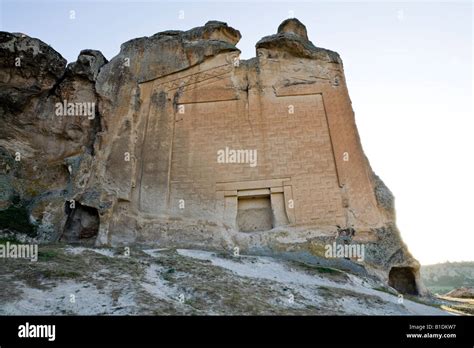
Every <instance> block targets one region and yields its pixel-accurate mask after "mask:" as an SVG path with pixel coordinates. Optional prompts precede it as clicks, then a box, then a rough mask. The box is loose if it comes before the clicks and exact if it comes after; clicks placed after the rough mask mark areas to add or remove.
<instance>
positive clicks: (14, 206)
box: [0, 33, 106, 240]
mask: <svg viewBox="0 0 474 348" xmlns="http://www.w3.org/2000/svg"><path fill="white" fill-rule="evenodd" d="M0 37H1V43H0V54H1V57H2V59H1V63H0V76H1V82H0V83H1V88H0V90H1V93H0V94H1V95H0V98H1V99H2V103H1V109H0V119H1V121H2V129H1V130H0V155H1V159H2V161H1V162H2V163H1V164H2V168H1V169H2V171H1V172H0V183H1V185H2V187H3V188H4V190H2V196H1V197H0V207H2V209H3V210H2V211H0V218H2V220H3V223H2V227H3V228H13V229H16V230H20V231H21V232H27V233H29V234H31V235H37V237H38V238H39V239H40V240H56V239H58V238H59V237H60V236H61V234H62V233H63V228H64V224H65V222H66V220H67V216H66V215H65V206H66V204H69V203H67V202H68V201H70V200H72V199H73V198H74V196H75V193H76V191H77V190H78V189H80V187H81V186H82V187H83V186H84V185H85V177H87V176H88V175H89V170H88V169H89V167H90V163H91V160H92V156H93V155H94V144H95V140H96V135H97V133H98V132H99V131H100V127H101V126H100V115H99V114H98V113H97V110H96V108H97V95H96V92H95V78H96V77H97V74H98V72H99V70H100V68H101V66H102V65H104V64H105V63H106V60H105V58H104V56H103V55H102V54H101V53H100V52H99V51H92V50H85V51H82V52H81V54H80V55H79V57H78V60H77V62H75V63H72V64H70V65H68V66H67V68H66V60H65V59H64V58H62V57H61V55H60V54H59V53H57V52H56V51H54V50H53V49H52V48H51V47H49V46H48V45H46V44H45V43H44V42H42V41H40V40H38V39H34V38H30V37H28V36H26V35H24V34H9V33H1V34H0ZM65 105H66V108H64V106H65ZM59 106H61V108H59ZM76 106H80V108H81V111H82V112H80V115H78V114H77V113H76V111H77V110H76V109H77V108H76ZM68 110H69V111H71V112H68ZM80 168H87V169H86V170H85V171H84V172H83V173H82V174H79V173H78V172H79V171H80ZM18 221H21V226H20V227H18V226H17V225H18Z"/></svg>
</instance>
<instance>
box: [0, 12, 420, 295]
mask: <svg viewBox="0 0 474 348" xmlns="http://www.w3.org/2000/svg"><path fill="white" fill-rule="evenodd" d="M239 39H240V33H239V31H237V30H235V29H233V28H231V27H229V26H227V24H226V23H222V22H217V21H211V22H208V23H206V25H204V26H203V27H198V28H194V29H191V30H189V31H184V32H182V31H165V32H161V33H158V34H155V35H153V36H151V37H143V38H138V39H134V40H131V41H128V42H126V43H124V44H123V45H122V47H121V50H120V53H119V54H118V55H117V56H116V57H114V58H113V59H112V60H111V61H110V62H107V61H106V59H105V58H104V57H103V55H102V54H101V53H100V52H99V51H94V50H84V51H82V52H81V54H80V55H79V57H78V60H77V61H76V62H75V63H71V64H69V65H68V66H67V67H66V62H65V60H64V59H63V58H62V57H61V55H60V54H59V53H57V52H56V51H54V50H53V49H52V48H51V47H49V46H47V45H45V44H44V43H43V42H41V41H40V40H37V39H33V38H30V37H28V36H25V35H22V34H9V33H1V35H0V58H1V60H0V99H1V107H0V120H1V122H2V127H1V130H0V151H1V153H0V155H1V159H2V168H1V169H2V172H1V173H0V174H1V175H0V185H2V195H1V197H0V209H2V210H1V211H0V218H1V222H2V224H3V227H4V228H7V229H14V230H20V232H25V233H29V234H31V235H35V234H36V235H38V236H39V237H40V238H41V239H43V240H66V241H69V242H78V241H79V242H80V241H82V240H87V241H89V242H91V241H93V242H95V243H96V244H101V245H102V244H112V245H120V244H128V243H157V244H160V245H166V246H170V247H200V248H207V249H219V250H222V249H224V250H227V251H232V250H235V248H236V247H238V248H239V252H241V253H257V254H269V253H271V254H280V255H284V256H285V257H290V258H299V259H304V260H306V261H308V262H316V263H320V264H326V265H332V266H335V267H349V268H353V269H356V270H358V271H363V272H369V273H370V274H373V275H376V276H377V277H379V278H382V279H384V280H385V281H387V283H389V284H392V285H393V286H395V287H396V288H398V289H399V290H400V291H403V292H409V293H417V292H420V291H422V287H421V284H419V280H418V279H419V276H418V269H419V264H418V262H417V261H416V260H415V259H414V258H413V257H412V256H411V255H410V253H409V252H408V250H407V248H406V246H405V245H404V244H403V242H402V240H401V238H400V234H399V232H398V230H397V228H396V225H395V214H394V204H393V195H392V194H391V192H390V191H389V190H388V189H387V188H386V187H385V185H384V184H383V182H382V181H381V180H380V179H379V178H378V177H377V176H375V174H374V173H373V172H372V170H371V168H370V165H369V163H368V161H367V159H366V157H365V155H364V153H363V150H362V147H361V144H360V141H359V136H358V133H357V128H356V125H355V120H354V114H353V111H352V107H351V101H350V99H349V94H348V90H347V86H346V82H345V77H344V71H343V65H342V61H341V59H340V57H339V55H338V54H337V53H336V52H333V51H329V50H326V49H323V48H319V47H316V46H315V45H313V43H312V42H311V41H309V39H308V36H307V32H306V28H305V26H304V25H303V24H302V23H300V22H299V21H298V20H296V19H289V20H286V21H284V22H283V23H282V24H281V25H280V26H279V28H278V32H277V34H275V35H271V36H267V37H264V38H262V39H261V40H260V41H259V42H258V43H257V44H256V53H257V54H256V57H255V58H253V59H250V60H240V59H239V50H238V49H237V48H236V46H235V45H236V44H237V42H238V41H239ZM60 104H62V106H60ZM69 107H70V108H71V110H72V111H71V115H69V114H68V112H66V110H69ZM79 107H83V108H84V110H82V109H81V110H82V111H84V113H83V114H81V111H78V110H79ZM87 108H89V109H90V108H93V115H91V113H86V112H85V110H87ZM78 113H79V114H78ZM18 224H19V225H20V226H17V225H18ZM347 231H349V233H346V232H347ZM341 238H343V239H344V241H345V243H346V244H347V243H349V244H351V243H352V244H360V245H364V247H365V255H364V258H363V260H359V261H356V260H354V259H353V258H352V259H351V260H347V258H343V259H328V258H327V255H326V256H325V247H326V246H327V245H330V244H331V243H333V242H336V241H340V240H341Z"/></svg>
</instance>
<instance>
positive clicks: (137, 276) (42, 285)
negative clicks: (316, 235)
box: [0, 244, 448, 315]
mask: <svg viewBox="0 0 474 348" xmlns="http://www.w3.org/2000/svg"><path fill="white" fill-rule="evenodd" d="M128 253H129V255H128ZM0 284H2V288H1V290H0V315H21V314H25V315H39V314H55V315H74V314H78V315H96V314H98V315H126V314H132V315H133V314H143V315H345V314H349V315H442V314H448V312H447V311H445V310H444V309H446V304H447V303H448V302H447V301H444V302H443V303H444V305H443V303H442V302H440V301H433V300H427V299H426V298H425V299H421V298H404V299H403V301H400V300H399V297H398V296H397V294H395V293H394V292H393V290H392V289H390V288H386V287H384V286H383V285H382V284H381V283H379V282H377V281H376V280H373V279H369V278H363V277H361V276H356V275H354V274H350V273H346V272H343V271H339V270H336V269H332V268H322V267H315V266H310V265H307V264H304V263H299V262H294V261H288V260H283V259H277V258H270V257H263V256H245V255H241V256H234V255H232V254H225V253H216V252H210V251H202V250H188V249H177V250H175V249H149V248H139V247H134V248H131V249H125V248H115V249H110V248H100V249H99V248H86V247H80V246H70V245H64V244H50V245H40V247H39V258H38V261H37V262H34V261H30V260H26V259H1V260H0ZM400 302H401V303H400Z"/></svg>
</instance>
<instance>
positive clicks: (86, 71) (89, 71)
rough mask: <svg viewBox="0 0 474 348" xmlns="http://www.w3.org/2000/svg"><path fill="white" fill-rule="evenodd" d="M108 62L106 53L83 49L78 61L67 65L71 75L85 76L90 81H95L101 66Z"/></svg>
mask: <svg viewBox="0 0 474 348" xmlns="http://www.w3.org/2000/svg"><path fill="white" fill-rule="evenodd" d="M106 63H107V59H105V57H104V55H103V54H102V53H101V52H100V51H97V50H82V51H81V53H80V54H79V57H77V61H76V62H74V63H71V64H69V65H68V66H67V69H68V72H69V73H70V74H71V75H76V76H84V77H86V78H88V79H89V80H90V81H95V80H96V79H97V75H99V71H100V68H102V66H103V65H105V64H106Z"/></svg>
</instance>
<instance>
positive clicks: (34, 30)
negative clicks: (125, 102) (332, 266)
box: [0, 0, 474, 263]
mask: <svg viewBox="0 0 474 348" xmlns="http://www.w3.org/2000/svg"><path fill="white" fill-rule="evenodd" d="M70 11H75V19H71V18H70V14H71V12H70ZM181 11H184V12H181ZM183 13H184V18H183V19H180V18H179V16H180V14H183ZM291 15H294V16H295V17H297V18H298V19H300V20H301V21H302V22H303V23H304V24H305V25H306V27H307V29H308V36H309V38H310V40H311V41H313V43H314V44H315V45H316V46H320V47H325V48H328V49H331V50H335V51H337V52H339V53H340V55H341V57H342V59H343V61H344V69H345V73H346V78H347V82H348V86H349V92H350V96H351V99H352V103H353V107H354V110H355V113H356V121H357V125H358V127H359V132H360V135H361V139H362V143H363V146H364V150H365V152H366V154H367V156H368V158H369V160H370V162H371V164H372V167H373V168H374V170H375V172H376V173H377V174H379V175H380V176H381V178H382V179H383V180H384V181H385V182H386V184H387V185H388V186H389V187H390V189H391V190H392V191H393V192H394V194H395V196H396V207H397V214H398V224H399V227H400V229H401V231H402V235H403V238H404V240H405V241H406V242H407V244H408V245H409V247H410V249H411V251H412V252H413V254H414V255H415V257H417V258H418V259H419V260H420V261H421V262H422V263H433V262H441V261H445V260H450V261H460V260H473V255H474V252H473V251H472V248H473V246H474V225H473V224H472V223H471V221H470V217H471V216H472V215H473V214H474V204H473V203H472V200H473V197H474V188H473V187H474V185H473V184H472V178H474V153H473V151H474V135H473V132H474V116H473V115H474V114H473V75H472V74H473V68H472V63H473V47H474V46H473V23H472V22H473V21H472V19H473V5H472V3H471V2H470V1H458V2H429V1H423V2H382V1H378V2H377V1H371V2H322V1H313V2H304V3H298V2H284V1H280V2H270V1H246V2H210V1H206V2H203V1H193V2H164V1H148V2H134V1H118V2H111V1H34V2H28V1H18V0H16V1H6V0H1V1H0V29H1V30H4V31H14V32H23V33H25V34H27V35H30V36H33V37H37V38H40V39H41V40H43V41H45V42H46V43H48V44H50V45H51V46H52V47H53V48H54V49H56V50H57V51H58V52H60V53H61V54H62V55H63V56H64V57H65V58H66V59H67V60H68V61H69V62H70V61H74V60H75V59H76V57H77V55H78V54H79V51H80V50H81V49H85V48H93V49H99V50H101V51H102V52H103V53H104V55H105V56H106V57H107V58H108V59H110V58H112V57H113V56H114V55H115V54H117V53H118V51H119V49H120V44H121V43H123V42H125V41H127V40H130V39H132V38H135V37H140V36H149V35H153V34H154V33H156V32H159V31H163V30H169V29H180V30H187V29H190V28H192V27H195V26H200V25H203V24H204V23H205V22H207V21H208V20H212V19H216V20H221V21H225V22H227V23H228V24H229V25H230V26H232V27H234V28H236V29H238V30H240V32H241V34H242V39H241V41H240V43H239V44H238V45H237V47H239V48H240V49H241V51H242V56H241V57H242V58H244V59H246V58H251V57H253V56H254V55H255V48H254V46H255V43H256V42H257V41H258V40H259V39H260V38H261V37H263V36H265V35H270V34H273V33H275V32H276V29H277V27H278V25H279V24H280V22H281V21H282V20H283V19H285V18H288V17H289V16H291Z"/></svg>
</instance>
